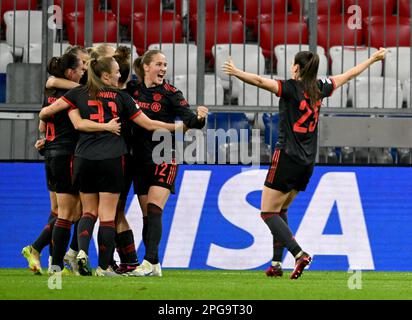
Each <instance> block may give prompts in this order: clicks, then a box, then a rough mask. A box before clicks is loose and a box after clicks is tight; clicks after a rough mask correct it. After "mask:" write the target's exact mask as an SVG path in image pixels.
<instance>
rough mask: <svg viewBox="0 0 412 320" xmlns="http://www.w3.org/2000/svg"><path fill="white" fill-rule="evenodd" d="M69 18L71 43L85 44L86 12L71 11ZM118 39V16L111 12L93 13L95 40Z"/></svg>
mask: <svg viewBox="0 0 412 320" xmlns="http://www.w3.org/2000/svg"><path fill="white" fill-rule="evenodd" d="M76 17H77V19H76ZM67 18H68V22H67V37H68V39H69V42H70V44H72V45H81V46H84V14H83V13H79V14H75V13H71V14H69V15H67ZM116 41H117V21H116V16H115V15H114V14H113V13H110V12H95V13H94V14H93V42H94V43H95V42H116Z"/></svg>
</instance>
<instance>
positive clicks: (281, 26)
mask: <svg viewBox="0 0 412 320" xmlns="http://www.w3.org/2000/svg"><path fill="white" fill-rule="evenodd" d="M272 24H273V25H272ZM272 28H273V30H272ZM285 32H286V38H285ZM271 36H273V38H272V39H271ZM285 43H287V44H299V43H300V44H307V43H308V29H307V25H306V23H305V22H304V21H303V20H302V19H301V17H299V16H295V15H293V16H292V15H289V16H287V26H286V25H285V17H284V16H277V17H276V19H275V20H274V21H273V23H272V21H271V19H264V18H263V19H262V20H261V24H260V46H261V47H262V49H263V55H264V56H265V57H266V58H270V57H271V54H272V52H273V48H274V47H276V46H277V45H280V44H283V45H284V44H285Z"/></svg>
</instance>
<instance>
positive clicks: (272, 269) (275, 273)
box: [265, 265, 283, 278]
mask: <svg viewBox="0 0 412 320" xmlns="http://www.w3.org/2000/svg"><path fill="white" fill-rule="evenodd" d="M265 273H266V275H267V276H268V277H274V278H276V277H281V276H283V270H282V267H281V266H280V265H275V266H272V265H271V266H269V268H267V269H266V271H265Z"/></svg>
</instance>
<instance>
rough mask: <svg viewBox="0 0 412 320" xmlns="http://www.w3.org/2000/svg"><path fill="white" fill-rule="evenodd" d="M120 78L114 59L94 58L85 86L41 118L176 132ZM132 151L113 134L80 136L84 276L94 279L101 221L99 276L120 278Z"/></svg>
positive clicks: (76, 176)
mask: <svg viewBox="0 0 412 320" xmlns="http://www.w3.org/2000/svg"><path fill="white" fill-rule="evenodd" d="M119 77H120V73H119V65H118V64H117V62H116V61H115V60H114V59H113V58H112V57H106V58H100V59H97V60H96V59H92V60H90V62H89V67H88V81H87V85H86V86H85V87H78V88H75V89H72V90H70V91H69V92H68V93H67V94H65V96H64V97H62V98H61V99H59V100H57V101H56V102H54V103H53V104H52V105H51V106H49V107H46V108H43V109H42V111H41V112H40V118H41V119H42V120H43V119H47V118H49V117H50V116H52V115H53V114H55V113H57V112H59V111H61V110H65V109H67V108H69V107H70V110H69V117H70V120H71V121H72V123H73V125H74V127H75V128H76V129H78V130H80V131H84V126H83V125H82V123H83V122H84V121H85V120H86V119H89V120H93V121H94V122H96V123H97V124H98V123H100V124H103V123H108V122H109V123H111V122H112V121H114V120H117V119H119V118H120V119H130V120H132V121H134V122H135V123H136V124H139V125H141V126H142V127H144V128H146V129H147V130H156V129H165V130H169V131H173V130H175V124H174V123H173V124H169V123H164V122H160V121H153V120H151V119H149V118H148V117H147V116H145V115H144V114H143V113H142V112H141V110H140V109H139V108H138V107H137V106H136V104H135V102H134V101H133V99H132V98H131V97H130V96H129V95H127V94H125V93H122V92H121V91H118V90H117V89H116V88H117V86H118V80H119ZM126 152H127V148H126V145H125V142H124V139H123V137H121V136H120V134H119V135H117V134H113V133H105V132H99V133H89V132H81V133H80V138H79V142H78V144H77V147H76V151H75V160H74V173H73V174H74V181H75V182H74V184H75V185H76V186H78V187H79V190H80V199H81V203H82V209H83V215H82V218H81V219H80V222H79V227H78V234H79V237H78V243H79V249H80V251H79V254H78V256H77V261H78V264H79V272H80V274H81V275H91V269H90V266H89V261H88V248H89V243H90V239H91V236H92V233H93V228H94V224H95V221H96V219H97V217H99V219H100V227H99V233H98V244H99V266H98V268H97V270H96V275H97V276H115V275H117V274H116V273H114V272H113V270H111V268H110V267H109V262H110V257H111V254H112V250H113V245H114V237H115V222H114V220H115V216H116V206H117V202H118V199H119V194H120V192H121V191H122V188H123V167H122V163H123V155H124V154H125V153H126Z"/></svg>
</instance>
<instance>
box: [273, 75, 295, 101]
mask: <svg viewBox="0 0 412 320" xmlns="http://www.w3.org/2000/svg"><path fill="white" fill-rule="evenodd" d="M275 81H276V82H277V83H278V93H277V94H276V95H277V96H278V97H279V98H288V97H290V96H291V95H292V94H293V87H292V85H291V83H290V82H289V81H285V80H279V79H276V80H275Z"/></svg>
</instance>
